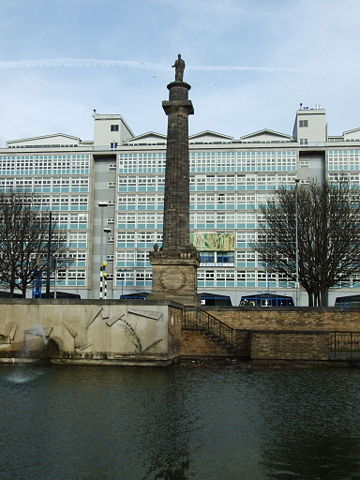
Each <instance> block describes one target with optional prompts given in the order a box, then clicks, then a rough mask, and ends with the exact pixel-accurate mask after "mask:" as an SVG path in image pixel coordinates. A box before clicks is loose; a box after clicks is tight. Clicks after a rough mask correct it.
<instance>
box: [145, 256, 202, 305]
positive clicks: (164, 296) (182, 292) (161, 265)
mask: <svg viewBox="0 0 360 480" xmlns="http://www.w3.org/2000/svg"><path fill="white" fill-rule="evenodd" d="M150 263H151V265H152V271H153V280H152V292H151V294H150V295H149V297H148V299H149V300H173V301H175V302H179V303H182V304H183V305H192V306H193V305H198V304H199V298H198V295H197V293H196V292H197V269H198V266H199V258H198V254H197V252H196V250H195V249H192V248H191V247H190V248H189V249H188V251H176V250H170V251H167V252H163V251H161V250H160V251H157V252H150Z"/></svg>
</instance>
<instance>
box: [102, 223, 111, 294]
mask: <svg viewBox="0 0 360 480" xmlns="http://www.w3.org/2000/svg"><path fill="white" fill-rule="evenodd" d="M103 232H104V233H105V235H106V241H105V261H104V262H102V265H103V271H102V275H103V277H104V299H105V300H106V294H107V272H106V271H105V269H106V267H107V264H108V254H107V246H108V242H109V233H111V228H109V227H105V228H103Z"/></svg>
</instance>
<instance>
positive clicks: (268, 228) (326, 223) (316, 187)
mask: <svg viewBox="0 0 360 480" xmlns="http://www.w3.org/2000/svg"><path fill="white" fill-rule="evenodd" d="M261 211H262V214H263V216H264V219H265V222H264V225H263V226H262V236H263V240H262V241H259V242H258V243H257V244H256V245H255V247H254V249H255V250H256V251H257V252H258V253H259V254H260V257H261V259H262V260H263V262H264V263H265V266H266V269H267V270H268V271H270V272H276V273H282V274H284V275H285V276H286V277H287V278H289V279H290V280H293V281H294V282H295V281H296V280H297V275H296V263H297V264H298V270H297V271H298V281H299V283H300V285H301V286H302V287H303V288H304V289H305V290H306V292H307V294H308V297H309V305H310V306H326V305H327V304H328V303H327V302H328V291H329V288H331V287H334V286H335V285H338V284H341V283H342V282H347V281H350V280H351V278H352V277H353V276H356V275H357V274H358V273H359V272H360V194H359V191H358V190H352V189H351V188H350V187H349V184H348V183H344V182H339V183H337V184H331V185H329V184H327V183H324V184H319V183H317V182H316V181H311V182H310V183H309V184H304V185H301V186H300V187H299V188H298V189H296V190H286V189H285V188H283V189H280V190H279V191H277V192H276V193H275V195H274V197H273V198H272V199H271V200H270V201H269V202H268V203H267V205H265V206H263V207H262V208H261ZM296 227H297V228H296ZM296 229H297V232H298V235H297V239H298V242H296ZM296 245H297V246H298V248H296ZM296 250H297V251H296ZM296 258H298V262H296Z"/></svg>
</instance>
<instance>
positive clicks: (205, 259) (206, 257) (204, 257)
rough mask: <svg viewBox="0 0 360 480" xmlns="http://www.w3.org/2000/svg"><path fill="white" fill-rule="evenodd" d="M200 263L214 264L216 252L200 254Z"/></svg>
mask: <svg viewBox="0 0 360 480" xmlns="http://www.w3.org/2000/svg"><path fill="white" fill-rule="evenodd" d="M200 262H201V263H214V262H215V252H200Z"/></svg>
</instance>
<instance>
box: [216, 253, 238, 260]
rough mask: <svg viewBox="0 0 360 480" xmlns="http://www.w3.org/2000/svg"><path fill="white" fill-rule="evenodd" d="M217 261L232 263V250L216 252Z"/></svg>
mask: <svg viewBox="0 0 360 480" xmlns="http://www.w3.org/2000/svg"><path fill="white" fill-rule="evenodd" d="M217 263H234V252H217Z"/></svg>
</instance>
